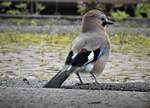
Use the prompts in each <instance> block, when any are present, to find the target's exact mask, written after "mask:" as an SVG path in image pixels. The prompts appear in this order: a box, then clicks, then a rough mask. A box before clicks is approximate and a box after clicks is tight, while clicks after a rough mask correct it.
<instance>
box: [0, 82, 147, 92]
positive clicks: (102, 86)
mask: <svg viewBox="0 0 150 108" xmlns="http://www.w3.org/2000/svg"><path fill="white" fill-rule="evenodd" d="M28 81H29V83H28ZM46 82H47V81H46V80H45V81H44V80H43V81H40V80H26V81H25V80H24V79H22V80H14V79H12V80H0V86H1V87H15V88H16V87H21V88H42V87H43V85H44V84H46ZM61 88H64V89H85V90H115V91H139V92H150V83H145V82H143V83H142V82H134V83H99V84H96V83H85V84H82V85H81V84H75V85H64V86H62V87H61Z"/></svg>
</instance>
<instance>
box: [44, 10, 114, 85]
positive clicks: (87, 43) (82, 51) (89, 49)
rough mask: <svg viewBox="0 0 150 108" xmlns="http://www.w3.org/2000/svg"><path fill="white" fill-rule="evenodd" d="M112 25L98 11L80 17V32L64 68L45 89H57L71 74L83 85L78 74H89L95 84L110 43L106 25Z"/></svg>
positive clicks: (104, 62) (106, 57)
mask: <svg viewBox="0 0 150 108" xmlns="http://www.w3.org/2000/svg"><path fill="white" fill-rule="evenodd" d="M109 24H112V21H110V20H108V18H107V17H106V15H105V14H104V13H102V12H101V11H98V10H91V11H88V12H87V13H86V14H85V15H84V16H83V17H82V32H81V33H80V35H79V36H78V37H76V38H75V40H74V41H73V42H72V45H71V48H70V52H69V54H68V56H67V58H66V61H65V66H64V67H63V69H62V70H61V71H60V72H58V73H57V74H56V75H55V76H54V77H53V78H52V79H51V80H50V81H49V82H48V83H47V84H46V85H44V87H45V88H59V87H60V86H61V85H62V83H63V82H64V81H65V80H66V79H67V78H68V77H69V76H70V75H71V74H72V73H76V75H77V76H78V78H79V80H80V83H83V81H82V80H81V77H80V75H79V72H85V73H90V74H91V75H92V76H93V78H94V79H95V82H98V81H97V80H96V76H95V75H99V74H100V73H101V72H102V71H103V70H104V67H105V64H106V62H107V61H108V57H109V53H110V41H109V38H108V35H107V33H106V25H109Z"/></svg>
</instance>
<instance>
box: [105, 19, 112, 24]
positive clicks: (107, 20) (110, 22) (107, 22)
mask: <svg viewBox="0 0 150 108" xmlns="http://www.w3.org/2000/svg"><path fill="white" fill-rule="evenodd" d="M105 23H106V25H111V24H113V22H112V21H111V20H109V19H106V21H105Z"/></svg>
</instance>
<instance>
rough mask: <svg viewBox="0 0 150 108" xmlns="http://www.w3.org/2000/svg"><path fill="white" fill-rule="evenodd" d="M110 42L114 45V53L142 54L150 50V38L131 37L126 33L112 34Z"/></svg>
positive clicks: (141, 36)
mask: <svg viewBox="0 0 150 108" xmlns="http://www.w3.org/2000/svg"><path fill="white" fill-rule="evenodd" d="M110 40H111V43H112V44H113V45H112V46H113V47H112V51H113V52H122V53H129V52H137V53H138V52H140V53H142V52H143V51H145V49H147V51H148V50H150V49H149V47H150V37H146V36H143V35H131V34H128V33H126V32H121V33H117V34H115V35H111V34H110Z"/></svg>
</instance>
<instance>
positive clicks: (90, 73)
mask: <svg viewBox="0 0 150 108" xmlns="http://www.w3.org/2000/svg"><path fill="white" fill-rule="evenodd" d="M90 74H91V75H92V76H93V78H94V80H95V83H97V84H99V82H98V81H97V79H96V77H95V75H94V74H93V73H92V72H90Z"/></svg>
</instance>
